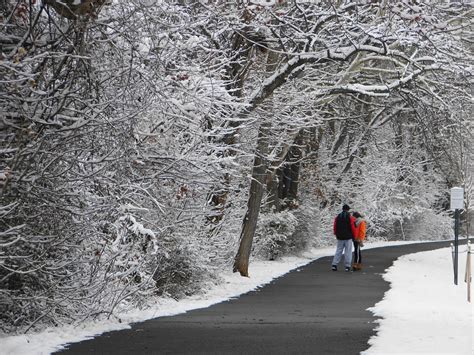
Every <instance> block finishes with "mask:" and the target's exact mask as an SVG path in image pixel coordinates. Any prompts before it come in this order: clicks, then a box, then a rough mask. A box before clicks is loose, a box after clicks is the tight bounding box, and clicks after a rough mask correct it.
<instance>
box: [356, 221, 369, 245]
mask: <svg viewBox="0 0 474 355" xmlns="http://www.w3.org/2000/svg"><path fill="white" fill-rule="evenodd" d="M355 229H356V231H355V234H354V239H355V240H358V241H363V240H365V232H366V231H367V223H366V222H365V220H364V219H362V218H357V219H356V221H355Z"/></svg>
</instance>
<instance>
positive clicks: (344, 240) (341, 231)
mask: <svg viewBox="0 0 474 355" xmlns="http://www.w3.org/2000/svg"><path fill="white" fill-rule="evenodd" d="M350 209H351V208H350V207H349V206H348V205H344V206H342V212H341V213H339V214H338V215H337V216H336V218H334V226H333V229H334V235H335V236H336V238H337V248H336V254H334V258H333V260H332V266H331V270H332V271H337V265H338V264H339V262H340V261H341V258H342V255H343V254H344V269H345V270H346V271H351V265H352V240H353V239H354V235H355V234H356V232H357V231H356V228H355V218H354V217H353V216H351V214H350V213H349V210H350Z"/></svg>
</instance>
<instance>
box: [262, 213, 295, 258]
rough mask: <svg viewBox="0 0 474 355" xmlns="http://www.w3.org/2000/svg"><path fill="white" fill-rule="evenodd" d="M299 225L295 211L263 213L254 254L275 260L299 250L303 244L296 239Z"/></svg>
mask: <svg viewBox="0 0 474 355" xmlns="http://www.w3.org/2000/svg"><path fill="white" fill-rule="evenodd" d="M297 223H298V219H297V218H296V217H295V215H294V213H293V211H282V212H278V213H262V214H261V215H260V220H259V225H258V227H257V231H256V234H255V244H254V247H253V254H254V255H257V256H260V257H263V258H266V259H269V260H274V259H276V258H278V257H279V256H282V255H284V254H287V253H289V252H290V251H295V250H297V249H298V248H299V247H300V246H301V244H302V243H301V241H299V240H297V239H296V238H294V237H295V236H296V235H295V231H296V226H297Z"/></svg>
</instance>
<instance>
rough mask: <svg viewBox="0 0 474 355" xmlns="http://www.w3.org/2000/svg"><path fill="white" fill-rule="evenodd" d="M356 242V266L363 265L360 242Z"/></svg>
mask: <svg viewBox="0 0 474 355" xmlns="http://www.w3.org/2000/svg"><path fill="white" fill-rule="evenodd" d="M353 242H354V264H362V254H361V252H360V244H359V242H358V241H356V240H353Z"/></svg>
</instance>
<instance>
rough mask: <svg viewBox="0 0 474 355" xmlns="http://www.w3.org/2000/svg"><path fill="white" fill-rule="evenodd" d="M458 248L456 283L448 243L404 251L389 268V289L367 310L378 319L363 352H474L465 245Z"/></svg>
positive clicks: (368, 354)
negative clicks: (445, 246) (455, 283)
mask: <svg viewBox="0 0 474 355" xmlns="http://www.w3.org/2000/svg"><path fill="white" fill-rule="evenodd" d="M459 251H460V254H459V264H458V265H459V273H458V285H457V286H456V285H454V276H453V262H452V256H451V249H450V248H443V249H437V250H434V251H427V252H420V253H415V254H409V255H404V256H402V257H400V258H399V259H398V260H396V261H395V262H394V264H393V266H391V267H390V268H388V269H387V273H386V274H385V275H384V279H385V280H386V281H388V282H390V290H389V291H387V292H386V293H385V296H384V298H383V300H382V301H380V302H379V303H377V304H376V305H375V306H374V307H372V308H370V309H369V310H370V311H372V312H373V313H374V315H376V316H379V317H382V319H379V320H377V323H379V327H378V328H377V335H376V336H374V337H372V338H371V339H370V340H369V345H371V347H370V348H369V349H368V350H367V351H365V352H363V353H362V354H364V355H372V354H421V353H424V354H466V355H472V354H474V347H473V337H474V334H473V332H474V331H473V304H472V303H468V301H467V287H466V283H465V282H464V275H465V270H466V268H465V266H466V256H467V254H466V246H465V245H463V246H460V248H459ZM472 262H474V260H471V263H472ZM473 291H474V290H473ZM471 297H472V298H473V299H474V295H472V296H471Z"/></svg>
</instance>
